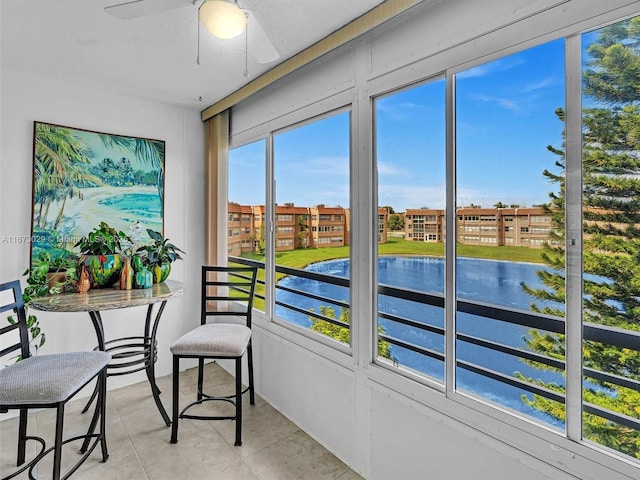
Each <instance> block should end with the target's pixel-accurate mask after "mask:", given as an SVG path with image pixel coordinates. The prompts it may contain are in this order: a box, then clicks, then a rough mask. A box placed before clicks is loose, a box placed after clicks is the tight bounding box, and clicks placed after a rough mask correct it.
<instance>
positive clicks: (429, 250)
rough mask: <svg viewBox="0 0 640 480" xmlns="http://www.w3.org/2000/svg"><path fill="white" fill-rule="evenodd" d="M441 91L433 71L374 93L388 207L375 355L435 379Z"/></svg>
mask: <svg viewBox="0 0 640 480" xmlns="http://www.w3.org/2000/svg"><path fill="white" fill-rule="evenodd" d="M444 92H445V82H444V79H436V80H432V81H430V82H427V83H425V84H422V85H417V86H413V87H411V88H407V89H405V90H403V91H400V92H397V93H394V94H391V95H387V96H384V97H380V98H377V99H376V101H375V146H376V150H375V151H376V160H377V166H378V205H379V206H381V207H384V208H385V209H386V210H387V211H388V220H387V222H388V231H387V238H386V242H379V245H378V264H377V277H378V302H377V303H378V359H379V360H380V361H382V362H386V363H388V364H390V365H393V366H395V367H397V368H405V369H410V370H413V371H416V372H419V373H420V374H423V375H427V376H429V377H431V378H433V379H436V380H438V381H440V382H442V381H443V380H444V309H443V308H442V298H443V293H444V258H443V252H444V243H443V238H444V206H445V107H444V101H445V97H444ZM409 235H411V237H410V238H409ZM408 245H409V246H408ZM407 253H409V255H407Z"/></svg>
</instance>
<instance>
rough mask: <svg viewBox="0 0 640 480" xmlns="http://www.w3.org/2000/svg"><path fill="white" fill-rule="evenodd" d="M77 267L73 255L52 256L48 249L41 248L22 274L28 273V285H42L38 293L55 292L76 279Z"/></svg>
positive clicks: (63, 288) (76, 261)
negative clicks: (28, 267) (29, 266)
mask: <svg viewBox="0 0 640 480" xmlns="http://www.w3.org/2000/svg"><path fill="white" fill-rule="evenodd" d="M77 267H78V259H77V258H76V257H75V256H70V255H58V256H53V255H52V254H51V253H50V252H49V251H47V250H42V251H40V253H39V254H38V256H37V257H36V258H35V259H34V260H33V262H32V266H31V268H30V269H27V270H25V272H24V274H23V275H28V277H27V283H28V284H29V285H30V286H33V287H34V288H35V287H36V286H40V285H41V286H42V287H43V288H42V289H41V291H40V292H39V293H40V295H46V294H47V293H49V294H55V293H60V292H63V291H64V290H65V289H66V288H67V287H69V286H72V285H73V284H74V282H75V281H76V280H77V279H78V268H77ZM43 275H44V278H43ZM43 281H44V283H42V282H43ZM44 287H47V288H46V289H45V288H44ZM45 290H46V291H45ZM40 295H38V296H40Z"/></svg>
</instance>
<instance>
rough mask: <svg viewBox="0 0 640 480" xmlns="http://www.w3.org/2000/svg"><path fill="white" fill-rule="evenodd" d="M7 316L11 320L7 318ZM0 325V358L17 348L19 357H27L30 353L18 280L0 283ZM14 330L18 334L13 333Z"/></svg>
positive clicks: (25, 318)
mask: <svg viewBox="0 0 640 480" xmlns="http://www.w3.org/2000/svg"><path fill="white" fill-rule="evenodd" d="M5 312H10V313H6V314H5ZM9 317H11V321H9V320H8V318H9ZM0 325H2V327H0V359H3V358H4V357H8V355H9V354H12V353H14V352H17V351H18V350H19V351H20V353H19V355H20V357H21V358H28V357H29V356H30V355H31V354H30V353H29V329H28V327H27V314H26V311H25V308H24V301H23V300H22V287H20V281H19V280H13V281H12V282H7V283H2V284H0ZM16 330H17V333H18V335H15V333H16V332H15V331H16ZM11 332H14V333H13V334H11ZM16 337H17V338H16ZM14 355H15V356H16V357H17V356H18V354H14Z"/></svg>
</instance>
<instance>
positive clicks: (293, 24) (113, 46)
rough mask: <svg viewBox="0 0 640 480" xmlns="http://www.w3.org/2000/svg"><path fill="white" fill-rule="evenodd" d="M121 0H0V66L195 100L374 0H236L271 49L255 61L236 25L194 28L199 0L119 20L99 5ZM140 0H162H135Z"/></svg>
mask: <svg viewBox="0 0 640 480" xmlns="http://www.w3.org/2000/svg"><path fill="white" fill-rule="evenodd" d="M124 1H126V0H1V1H0V42H1V43H0V46H1V50H0V51H1V57H0V61H1V67H2V69H5V68H7V69H12V70H17V71H26V72H30V73H33V74H36V75H42V76H46V77H49V78H54V79H56V80H61V81H65V82H69V83H78V84H85V85H86V84H88V85H92V86H93V87H97V88H102V89H105V90H111V91H115V92H118V93H123V94H129V95H135V96H139V97H144V98H148V99H153V100H159V101H164V102H170V103H177V104H180V105H183V106H185V107H188V108H193V109H197V110H202V109H204V108H206V107H207V106H209V105H211V104H213V103H215V102H216V101H217V100H219V99H221V98H223V97H225V96H226V95H228V94H229V93H232V92H233V91H235V90H237V89H238V88H240V87H241V86H242V85H244V84H245V83H247V82H248V81H250V80H251V79H253V78H255V77H257V76H258V75H259V74H261V73H264V72H265V71H267V70H268V69H269V68H271V67H273V66H275V65H276V64H277V63H279V62H281V61H283V60H285V59H287V58H289V57H291V56H292V55H294V54H295V53H297V52H299V51H300V50H302V49H304V48H305V47H307V46H309V45H312V44H313V43H315V42H317V41H318V40H320V39H322V38H324V37H325V36H327V35H328V34H330V33H331V32H333V31H335V30H337V29H338V28H340V27H341V26H343V25H345V24H346V23H348V22H349V21H351V20H353V19H354V18H357V17H358V16H360V15H362V14H363V13H365V12H367V11H369V10H371V9H372V8H373V7H375V6H376V5H378V4H380V3H383V1H382V0H263V1H260V0H238V2H239V5H240V6H241V7H243V8H247V9H248V10H249V11H250V12H252V13H253V14H254V15H255V17H256V18H257V19H258V21H259V22H260V24H261V25H262V27H263V29H264V30H265V31H266V33H267V34H268V35H269V37H270V38H271V40H272V42H273V43H274V45H275V46H276V48H277V49H278V51H279V53H280V55H281V57H280V59H279V60H277V61H276V62H274V63H271V64H266V65H261V64H258V63H257V62H256V61H255V60H254V59H253V58H252V57H251V55H249V57H248V70H249V73H250V76H249V78H246V77H245V76H244V71H245V46H244V44H245V40H244V35H240V36H239V37H236V38H234V39H231V40H220V39H218V38H216V37H214V36H213V35H211V34H209V33H208V32H207V31H206V30H205V29H204V28H200V65H198V64H197V63H196V58H197V53H198V27H197V25H198V22H197V10H198V6H199V5H200V3H201V2H202V0H196V4H195V5H193V4H192V0H184V6H181V7H179V8H175V9H172V10H168V11H163V12H160V13H154V14H150V15H146V16H143V17H138V18H133V19H129V20H120V19H118V18H115V17H114V16H112V15H109V14H107V13H106V12H105V11H104V7H106V6H109V5H114V4H118V3H123V2H124ZM145 1H146V2H154V1H163V0H145Z"/></svg>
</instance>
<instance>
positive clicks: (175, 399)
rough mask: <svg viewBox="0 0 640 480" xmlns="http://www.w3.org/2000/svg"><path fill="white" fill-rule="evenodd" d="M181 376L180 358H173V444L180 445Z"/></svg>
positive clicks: (175, 356)
mask: <svg viewBox="0 0 640 480" xmlns="http://www.w3.org/2000/svg"><path fill="white" fill-rule="evenodd" d="M179 374H180V357H178V356H177V355H174V356H173V394H172V395H173V406H172V409H173V421H172V422H171V443H178V415H179V413H178V412H179V408H178V388H179V383H180V382H179Z"/></svg>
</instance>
